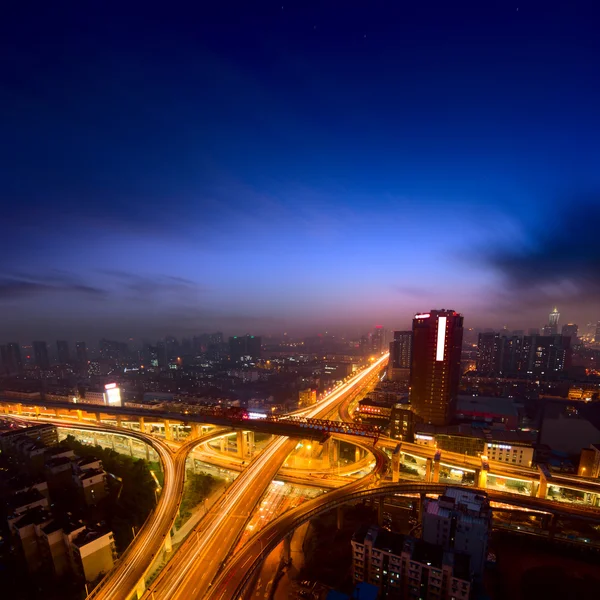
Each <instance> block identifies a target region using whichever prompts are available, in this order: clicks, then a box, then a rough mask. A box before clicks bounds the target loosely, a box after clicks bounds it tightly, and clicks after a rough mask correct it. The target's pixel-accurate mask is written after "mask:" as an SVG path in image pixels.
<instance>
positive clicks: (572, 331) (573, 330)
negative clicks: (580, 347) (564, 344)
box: [561, 323, 579, 347]
mask: <svg viewBox="0 0 600 600" xmlns="http://www.w3.org/2000/svg"><path fill="white" fill-rule="evenodd" d="M578 331H579V328H578V327H577V325H575V323H567V324H566V325H563V326H562V330H561V335H562V336H563V337H568V338H571V347H573V346H574V345H575V344H576V343H577V333H578Z"/></svg>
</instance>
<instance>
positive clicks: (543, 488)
mask: <svg viewBox="0 0 600 600" xmlns="http://www.w3.org/2000/svg"><path fill="white" fill-rule="evenodd" d="M533 489H534V486H532V491H533ZM547 493H548V480H547V479H546V478H545V477H544V475H543V474H542V473H540V484H539V486H538V489H537V494H536V496H537V497H538V498H545V497H546V494H547Z"/></svg>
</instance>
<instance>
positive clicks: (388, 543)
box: [352, 525, 471, 600]
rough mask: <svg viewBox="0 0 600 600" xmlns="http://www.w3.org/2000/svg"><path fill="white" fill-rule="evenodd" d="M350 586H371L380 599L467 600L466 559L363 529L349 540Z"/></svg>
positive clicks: (418, 542) (380, 531)
mask: <svg viewBox="0 0 600 600" xmlns="http://www.w3.org/2000/svg"><path fill="white" fill-rule="evenodd" d="M352 554H353V569H352V570H353V577H354V583H358V582H361V581H364V582H367V583H369V584H371V585H375V586H377V587H378V588H379V590H380V597H381V598H410V599H415V600H416V599H419V600H467V599H468V598H469V596H470V592H471V579H470V570H469V557H468V556H467V555H464V554H461V555H459V554H457V553H455V552H452V551H444V550H443V549H442V548H441V547H439V546H435V545H433V544H430V543H428V542H425V541H423V540H419V539H416V538H414V537H410V536H405V535H401V534H398V533H392V532H390V531H386V530H384V529H381V528H379V527H377V526H368V525H364V526H362V527H360V528H359V529H358V531H357V532H356V533H355V534H354V536H353V538H352Z"/></svg>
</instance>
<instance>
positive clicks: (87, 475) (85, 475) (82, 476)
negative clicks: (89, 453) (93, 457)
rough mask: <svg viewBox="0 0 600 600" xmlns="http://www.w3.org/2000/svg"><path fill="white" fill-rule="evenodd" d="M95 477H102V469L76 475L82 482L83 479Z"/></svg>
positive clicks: (89, 470)
mask: <svg viewBox="0 0 600 600" xmlns="http://www.w3.org/2000/svg"><path fill="white" fill-rule="evenodd" d="M96 475H104V469H86V470H85V471H81V473H78V474H77V477H78V478H79V479H80V480H81V481H83V480H84V479H90V478H91V477H96Z"/></svg>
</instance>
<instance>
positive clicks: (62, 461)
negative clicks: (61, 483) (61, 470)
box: [46, 456, 72, 468]
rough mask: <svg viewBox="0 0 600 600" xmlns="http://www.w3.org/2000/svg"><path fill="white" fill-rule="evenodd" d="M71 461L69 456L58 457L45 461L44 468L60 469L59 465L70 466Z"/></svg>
mask: <svg viewBox="0 0 600 600" xmlns="http://www.w3.org/2000/svg"><path fill="white" fill-rule="evenodd" d="M71 462H72V460H71V458H70V457H69V456H59V457H58V458H51V459H50V460H47V461H46V466H47V467H49V468H53V467H60V466H61V465H66V464H71Z"/></svg>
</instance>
